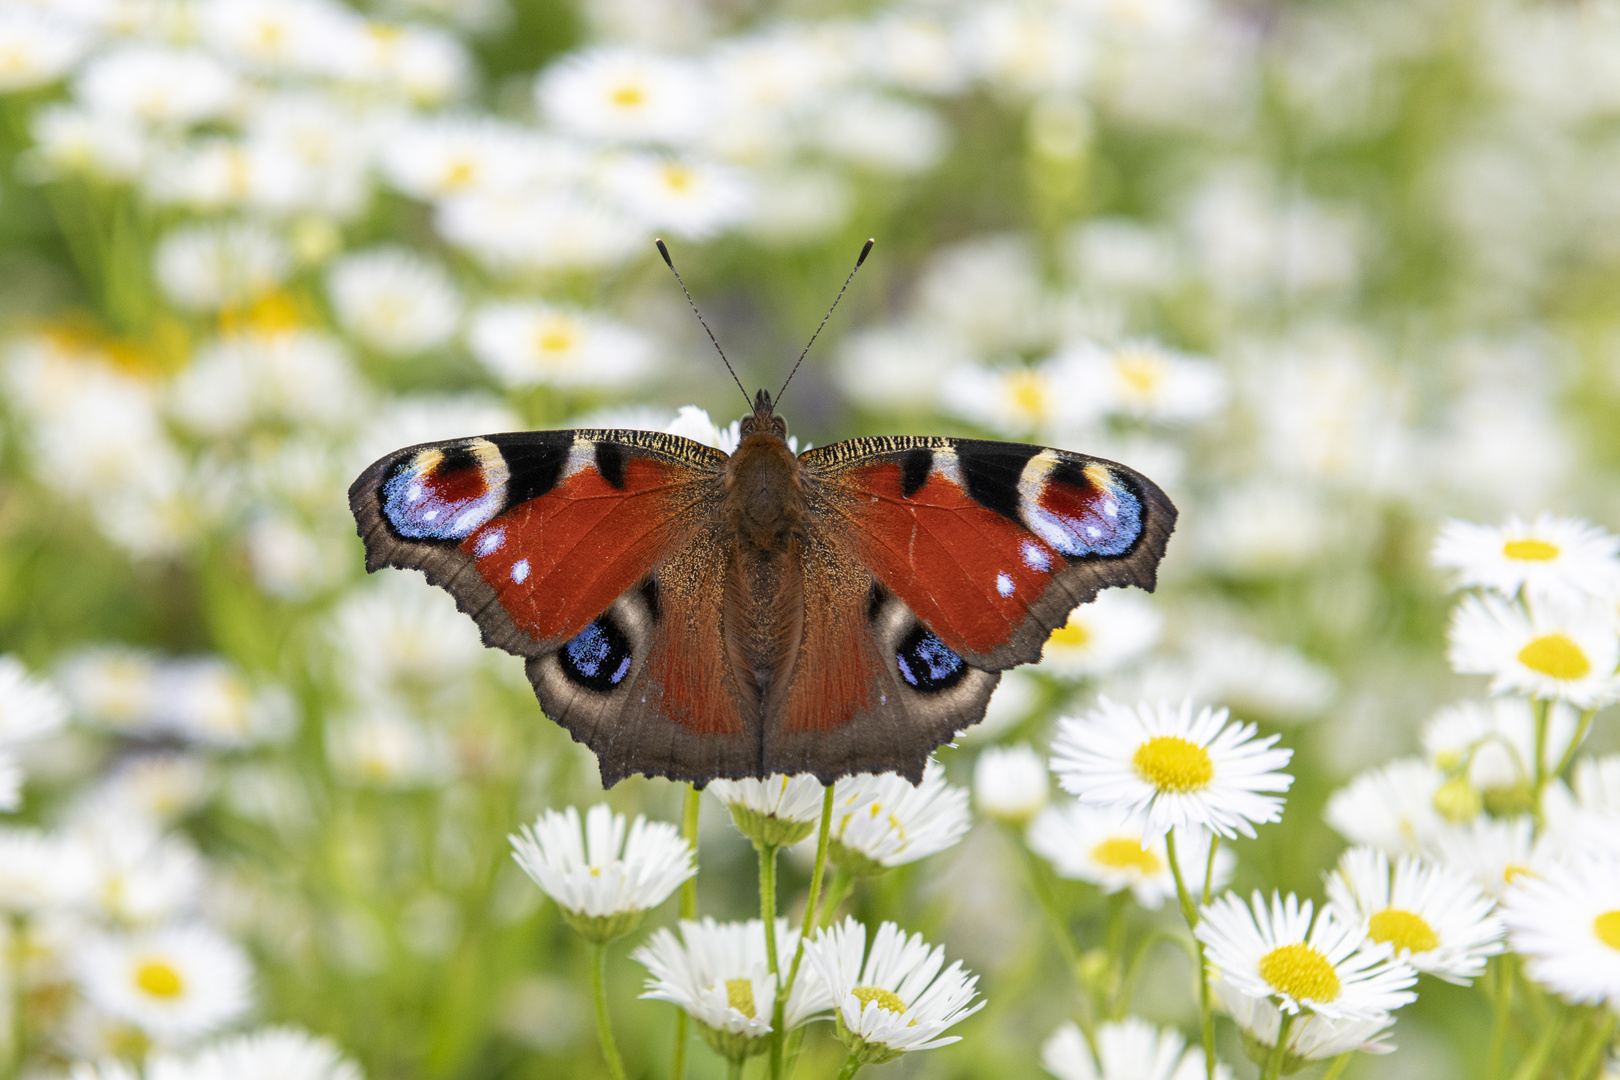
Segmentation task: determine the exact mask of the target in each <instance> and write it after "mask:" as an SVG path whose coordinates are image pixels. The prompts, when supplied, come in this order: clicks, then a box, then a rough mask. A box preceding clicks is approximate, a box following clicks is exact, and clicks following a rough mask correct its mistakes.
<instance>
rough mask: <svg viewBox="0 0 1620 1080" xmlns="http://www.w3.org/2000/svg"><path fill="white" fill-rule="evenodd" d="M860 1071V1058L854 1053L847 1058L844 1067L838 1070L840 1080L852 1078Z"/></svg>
mask: <svg viewBox="0 0 1620 1080" xmlns="http://www.w3.org/2000/svg"><path fill="white" fill-rule="evenodd" d="M860 1071H861V1062H860V1059H859V1058H857V1057H856V1056H855V1055H854V1054H851V1055H849V1057H848V1058H846V1059H845V1061H844V1067H843V1068H842V1069H839V1070H838V1080H851V1078H852V1077H853V1076H854V1075H855V1074H856V1073H858V1072H860Z"/></svg>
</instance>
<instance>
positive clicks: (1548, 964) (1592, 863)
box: [1502, 856, 1620, 1008]
mask: <svg viewBox="0 0 1620 1080" xmlns="http://www.w3.org/2000/svg"><path fill="white" fill-rule="evenodd" d="M1502 921H1503V922H1504V923H1506V924H1507V928H1508V944H1509V945H1510V946H1511V948H1512V949H1513V951H1514V952H1515V953H1518V954H1519V955H1520V956H1522V957H1524V958H1525V972H1526V974H1528V975H1529V976H1530V977H1531V978H1532V979H1534V980H1535V981H1536V982H1538V983H1541V984H1542V985H1543V986H1545V987H1547V989H1549V990H1551V991H1552V992H1553V993H1555V994H1559V995H1561V996H1563V997H1564V998H1566V999H1567V1000H1569V1001H1572V1002H1575V1003H1577V1004H1582V1005H1599V1004H1604V1005H1608V1006H1609V1007H1610V1008H1613V1007H1615V1006H1617V1005H1620V859H1617V858H1615V857H1613V856H1609V857H1601V858H1600V857H1592V856H1578V857H1575V858H1573V859H1570V860H1569V861H1567V862H1564V863H1559V864H1556V865H1552V866H1549V867H1547V868H1546V869H1545V870H1544V871H1543V872H1542V873H1541V874H1540V875H1539V876H1531V875H1521V876H1519V877H1518V878H1517V879H1516V880H1515V881H1514V883H1513V885H1512V887H1511V888H1509V889H1508V890H1507V892H1506V893H1505V894H1504V895H1503V897H1502Z"/></svg>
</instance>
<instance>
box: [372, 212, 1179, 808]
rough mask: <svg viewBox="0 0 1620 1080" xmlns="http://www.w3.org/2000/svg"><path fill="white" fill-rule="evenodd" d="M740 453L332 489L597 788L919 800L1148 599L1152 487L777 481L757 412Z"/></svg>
mask: <svg viewBox="0 0 1620 1080" xmlns="http://www.w3.org/2000/svg"><path fill="white" fill-rule="evenodd" d="M658 246H659V250H660V252H661V253H662V254H663V256H664V259H665V261H666V262H668V261H669V253H668V252H667V250H665V249H664V246H663V244H662V243H661V242H660V243H659V245H658ZM871 246H872V245H871V241H868V242H867V245H866V247H865V248H864V249H863V250H862V252H861V261H864V260H865V258H866V255H867V253H868V252H869V251H870V250H871ZM859 266H860V262H859V261H858V262H857V263H856V268H857V269H858V268H859ZM670 269H671V270H673V269H674V265H673V264H671V265H670ZM676 276H677V278H678V277H679V274H677V275H676ZM853 276H854V271H851V277H853ZM845 285H846V287H847V285H848V280H846V281H845ZM682 289H683V290H684V289H685V285H684V283H683V284H682ZM839 295H840V296H842V295H843V294H842V292H840V294H839ZM688 298H689V299H690V296H689V297H688ZM834 305H835V306H836V301H835V302H834ZM695 310H696V306H695V305H694V311H695ZM828 314H829V315H831V310H829V312H828ZM699 318H700V319H701V318H702V316H701V315H700V316H699ZM825 321H826V320H825V319H824V320H823V325H825ZM704 328H705V330H707V324H705V327H704ZM818 333H819V329H818ZM710 336H711V337H712V336H713V335H712V334H711V335H710ZM814 340H815V339H814V337H812V338H811V341H812V342H813V341H814ZM716 347H717V348H718V344H717V346H716ZM805 348H806V350H808V349H809V346H808V345H807V346H806V347H805ZM723 356H724V354H723V353H722V357H723ZM800 359H801V360H802V359H803V355H802V354H801V356H800ZM727 367H728V368H729V367H730V365H729V363H728V364H727ZM733 377H734V378H735V373H733ZM791 377H792V376H791V375H790V376H789V378H790V379H791ZM740 385H741V384H740V383H739V386H740ZM784 388H785V384H784ZM1077 390H1083V388H1077ZM745 396H746V395H745ZM777 396H778V397H780V396H781V392H780V391H778V394H777ZM740 432H741V438H740V443H739V445H738V447H737V449H736V451H735V452H734V453H732V454H730V455H727V454H725V453H723V452H721V451H719V450H716V449H714V448H712V447H709V446H705V445H703V444H701V443H698V442H695V441H693V440H691V439H685V438H681V437H680V436H677V435H670V434H665V433H662V432H656V431H627V430H596V429H582V430H574V431H526V432H511V433H507V434H497V435H483V436H478V437H475V438H465V439H453V440H450V441H448V442H435V443H423V444H421V445H418V446H411V447H407V448H405V449H403V450H396V451H395V452H393V453H391V454H388V455H386V456H385V457H383V458H382V459H381V460H379V461H377V462H376V463H374V464H373V465H372V466H371V467H370V468H368V469H366V470H365V472H363V473H361V474H360V476H359V478H358V479H356V480H355V482H354V484H353V485H352V486H351V487H350V488H349V505H350V508H351V509H352V510H353V512H354V517H355V521H356V523H357V525H358V528H359V533H360V537H361V539H362V540H364V541H365V547H366V569H367V570H368V571H375V570H377V569H379V568H381V567H384V566H394V567H399V568H402V569H415V570H421V571H422V572H423V573H424V574H425V575H426V576H427V579H428V580H429V581H430V582H432V583H433V584H435V585H438V586H440V587H442V588H444V589H446V590H448V591H449V592H450V594H451V595H452V596H454V597H455V599H456V604H457V606H458V607H459V608H460V609H461V610H462V611H464V612H466V613H467V614H469V615H471V616H472V617H473V619H474V620H475V621H476V622H477V623H478V626H479V629H480V630H481V631H482V632H483V638H484V643H485V644H486V645H488V646H491V647H493V648H500V649H504V650H506V651H507V652H511V653H515V654H516V655H518V656H522V657H524V658H525V659H526V662H527V663H526V667H527V672H528V676H529V681H530V682H531V683H532V684H533V686H534V692H535V696H536V697H537V698H538V699H539V702H540V705H541V707H542V708H543V709H544V710H545V711H546V713H547V714H548V715H549V716H551V717H552V719H554V720H556V721H557V722H558V723H559V724H561V725H562V726H563V727H564V728H566V729H567V730H568V731H569V732H570V733H571V734H572V735H573V737H574V738H575V739H576V740H577V741H579V742H583V743H584V744H586V745H587V746H589V747H590V748H591V749H592V750H593V751H595V753H596V756H597V760H598V763H599V765H600V767H601V772H602V783H603V784H604V785H612V784H614V783H616V782H617V781H619V780H620V779H622V778H623V777H625V776H628V775H629V774H631V773H644V774H646V775H649V776H667V777H670V778H672V779H676V780H688V781H691V782H692V783H694V784H697V785H699V786H702V785H704V784H707V783H708V782H709V781H710V780H713V779H716V778H718V777H727V778H732V777H747V776H754V777H764V776H768V775H770V774H772V773H813V774H815V775H816V777H817V778H819V779H820V780H821V781H822V783H831V782H832V781H833V780H834V779H836V778H837V777H840V776H844V775H847V774H850V773H856V772H891V771H892V772H897V773H899V774H901V775H902V776H905V777H908V778H909V779H911V780H912V782H914V783H915V782H917V781H919V780H920V779H921V777H922V771H923V766H924V763H925V762H926V760H927V758H928V755H929V753H930V752H932V751H933V750H934V748H936V747H937V746H939V745H940V744H941V743H944V742H946V741H947V740H949V739H950V738H951V736H952V735H953V734H954V733H955V732H958V731H960V730H962V729H963V728H966V727H968V726H969V725H971V724H975V723H977V722H978V721H979V720H981V719H983V717H984V712H985V706H986V704H987V703H988V702H989V699H990V693H991V691H992V690H994V689H995V686H996V683H997V682H998V681H999V680H1000V678H1001V672H1002V671H1003V670H1005V669H1007V668H1010V667H1013V666H1015V665H1017V664H1027V663H1032V662H1034V661H1036V660H1039V659H1040V655H1041V649H1042V646H1043V645H1044V643H1045V641H1046V638H1047V636H1048V635H1049V634H1050V633H1051V631H1052V630H1053V629H1055V628H1057V627H1059V626H1062V625H1063V624H1064V623H1065V622H1066V621H1067V619H1068V616H1069V612H1070V611H1072V610H1073V609H1074V608H1075V607H1076V606H1078V605H1080V604H1084V603H1086V602H1088V601H1090V600H1091V599H1093V598H1094V597H1095V596H1096V595H1097V592H1098V591H1099V590H1100V589H1104V588H1108V587H1110V586H1122V585H1137V586H1140V587H1141V588H1143V589H1147V590H1148V591H1150V592H1151V591H1152V589H1153V587H1154V583H1155V578H1156V574H1157V569H1158V563H1159V560H1160V558H1161V557H1162V556H1163V555H1164V549H1165V545H1166V543H1167V542H1168V540H1169V538H1170V533H1171V531H1172V530H1173V529H1174V527H1175V521H1176V509H1175V507H1174V506H1173V505H1172V504H1171V502H1170V500H1169V499H1168V498H1167V497H1166V496H1165V494H1164V492H1163V491H1161V490H1160V489H1159V488H1158V486H1157V485H1155V484H1154V483H1153V482H1152V481H1151V480H1149V479H1147V478H1146V477H1145V476H1142V475H1141V474H1140V473H1137V472H1135V471H1133V470H1131V469H1128V468H1126V467H1125V466H1123V465H1119V464H1116V463H1114V462H1112V461H1105V460H1103V459H1101V458H1094V457H1087V456H1085V455H1082V454H1076V453H1071V452H1069V451H1067V450H1055V449H1051V448H1049V447H1041V446H1026V445H1020V444H1017V443H1002V442H988V441H984V440H979V439H952V438H940V437H930V436H878V437H870V438H859V439H850V440H847V441H845V442H837V443H832V444H831V445H828V446H820V447H816V448H815V449H813V450H807V451H805V452H804V453H802V454H798V455H795V454H794V453H793V452H792V451H791V450H790V449H789V448H788V443H787V425H786V423H785V422H784V421H783V420H782V418H781V417H779V416H777V415H776V413H775V410H774V406H773V403H772V400H771V397H770V395H769V394H767V393H766V392H765V391H764V390H761V391H759V393H758V394H757V395H756V396H755V398H754V399H753V411H752V413H751V414H750V415H748V416H746V417H744V418H743V420H742V422H741V425H740Z"/></svg>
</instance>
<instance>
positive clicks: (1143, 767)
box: [1131, 735, 1215, 791]
mask: <svg viewBox="0 0 1620 1080" xmlns="http://www.w3.org/2000/svg"><path fill="white" fill-rule="evenodd" d="M1131 764H1132V765H1133V766H1134V767H1135V768H1136V775H1138V776H1140V777H1141V778H1142V779H1144V780H1146V781H1147V782H1148V783H1150V784H1152V785H1153V786H1154V787H1156V788H1158V789H1159V790H1160V791H1197V790H1198V789H1199V788H1202V787H1204V786H1205V785H1206V784H1208V783H1209V782H1210V780H1212V779H1214V777H1215V763H1214V762H1213V761H1211V760H1210V759H1209V751H1207V750H1205V749H1204V748H1203V747H1202V746H1199V745H1197V744H1196V743H1190V742H1188V741H1187V740H1186V739H1183V738H1182V737H1181V736H1180V735H1155V736H1154V737H1153V738H1151V739H1149V740H1148V741H1147V742H1145V743H1143V744H1142V745H1141V746H1138V747H1137V748H1136V753H1134V754H1132V755H1131Z"/></svg>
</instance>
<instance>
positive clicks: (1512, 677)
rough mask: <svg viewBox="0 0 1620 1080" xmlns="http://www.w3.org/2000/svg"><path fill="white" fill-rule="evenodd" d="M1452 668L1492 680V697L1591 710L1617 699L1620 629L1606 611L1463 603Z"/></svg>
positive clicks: (1583, 606) (1473, 599) (1456, 620)
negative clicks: (1566, 704) (1537, 700)
mask: <svg viewBox="0 0 1620 1080" xmlns="http://www.w3.org/2000/svg"><path fill="white" fill-rule="evenodd" d="M1450 637H1451V654H1450V655H1451V664H1452V666H1453V667H1454V668H1456V669H1457V670H1458V671H1460V672H1464V673H1466V674H1478V675H1489V676H1491V692H1492V693H1496V694H1506V693H1517V694H1526V695H1528V696H1530V697H1535V698H1547V699H1556V700H1561V701H1567V702H1569V703H1570V704H1571V705H1573V706H1575V707H1576V708H1581V709H1593V708H1601V707H1602V706H1604V705H1607V704H1610V703H1612V702H1614V701H1617V700H1620V676H1617V675H1616V670H1615V669H1616V666H1617V665H1620V627H1617V622H1616V615H1615V611H1614V609H1613V607H1612V605H1611V606H1599V605H1597V604H1594V603H1579V604H1542V605H1538V606H1537V607H1536V609H1535V610H1533V611H1527V610H1525V609H1524V608H1523V607H1521V606H1520V605H1518V604H1515V603H1513V602H1512V601H1509V600H1504V599H1503V598H1501V597H1498V596H1492V595H1489V594H1487V595H1483V596H1466V597H1464V598H1463V601H1462V603H1460V604H1458V605H1457V608H1456V610H1455V611H1454V612H1453V613H1452V619H1451V631H1450Z"/></svg>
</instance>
